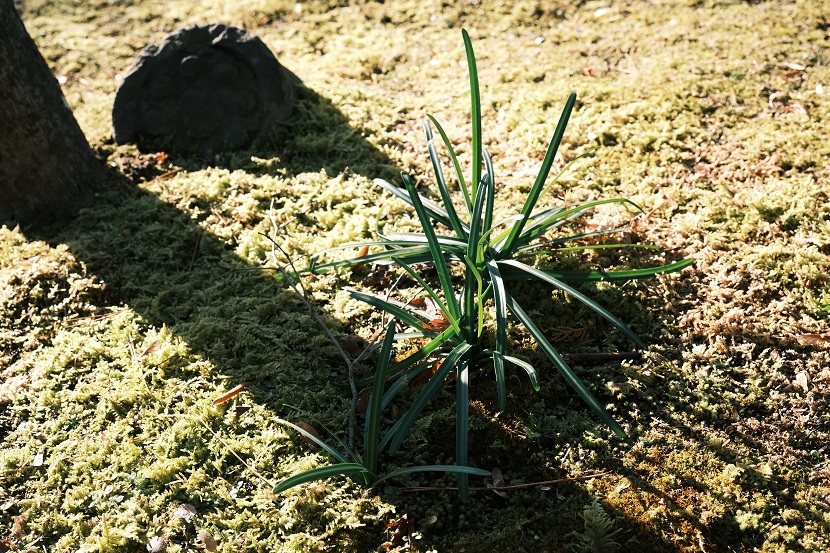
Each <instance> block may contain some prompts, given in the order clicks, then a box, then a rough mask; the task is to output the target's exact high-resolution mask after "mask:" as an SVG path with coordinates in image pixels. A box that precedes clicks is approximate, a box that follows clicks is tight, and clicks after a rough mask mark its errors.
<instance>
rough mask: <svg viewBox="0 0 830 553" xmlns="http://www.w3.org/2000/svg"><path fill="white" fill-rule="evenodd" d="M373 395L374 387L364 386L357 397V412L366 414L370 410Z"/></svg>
mask: <svg viewBox="0 0 830 553" xmlns="http://www.w3.org/2000/svg"><path fill="white" fill-rule="evenodd" d="M371 396H372V388H364V389H363V391H362V392H360V395H359V396H358V398H357V412H358V413H360V414H363V415H365V414H366V411H368V410H369V398H371Z"/></svg>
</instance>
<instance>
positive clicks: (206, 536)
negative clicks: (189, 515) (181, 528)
mask: <svg viewBox="0 0 830 553" xmlns="http://www.w3.org/2000/svg"><path fill="white" fill-rule="evenodd" d="M196 539H198V540H199V541H200V542H202V544H204V546H205V549H207V550H208V551H216V550H217V549H218V548H219V544H218V543H217V542H216V540H215V539H213V536H211V535H210V532H207V531H206V530H201V531H200V532H199V534H198V535H197V536H196Z"/></svg>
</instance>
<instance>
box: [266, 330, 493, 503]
mask: <svg viewBox="0 0 830 553" xmlns="http://www.w3.org/2000/svg"><path fill="white" fill-rule="evenodd" d="M394 341H395V323H394V321H393V322H392V323H390V324H389V327H388V328H387V330H386V337H385V338H384V340H383V345H382V346H381V350H380V359H379V361H378V367H377V371H375V376H374V386H373V388H372V394H371V396H370V397H369V408H368V410H367V411H366V420H365V427H364V432H363V458H362V459H361V457H360V455H358V453H357V452H355V451H352V450H351V449H349V448H348V447H347V446H346V445H345V444H343V443H340V446H341V447H342V448H343V449H344V450H345V451H347V452H348V456H347V455H344V454H343V453H342V452H341V451H340V450H338V449H337V448H336V447H334V446H332V445H330V444H329V443H327V442H325V441H323V440H321V439H320V438H318V437H317V436H315V435H314V434H312V433H311V432H309V431H308V430H307V429H305V428H303V427H301V426H298V425H296V424H293V423H291V422H289V421H286V420H283V419H277V422H279V423H281V424H284V425H286V426H290V427H291V428H293V429H294V430H296V431H297V432H299V433H300V434H302V435H303V436H304V437H305V438H306V439H307V440H309V441H312V442H314V443H315V444H317V445H319V446H320V447H322V448H323V449H324V450H325V451H327V452H328V453H329V454H331V456H332V457H334V458H335V459H336V460H337V461H339V462H338V463H335V464H332V465H325V466H322V467H317V468H314V469H311V470H307V471H304V472H301V473H299V474H295V475H293V476H290V477H288V478H286V479H285V480H283V481H282V482H280V483H279V484H277V485H276V486H275V487H274V493H280V492H283V491H285V490H288V489H290V488H293V487H294V486H297V485H299V484H303V483H305V482H311V481H314V480H322V479H324V478H330V477H332V476H345V475H351V476H353V477H354V478H356V479H357V481H358V482H360V483H361V484H363V485H364V486H367V487H374V486H376V485H378V484H380V483H381V482H384V481H386V480H390V479H392V478H397V477H399V476H403V475H405V474H410V473H413V472H457V473H459V474H465V475H468V474H474V475H479V476H489V475H490V472H488V471H486V470H481V469H477V468H472V467H467V466H457V465H425V466H417V467H407V468H402V469H398V470H395V471H392V472H390V473H388V474H379V473H378V464H379V454H380V449H381V448H380V422H381V418H380V417H381V412H382V411H383V408H384V407H386V404H387V403H388V400H387V401H384V400H385V396H384V394H383V387H384V383H385V382H386V380H387V379H388V377H389V361H390V359H391V358H392V345H393V343H394Z"/></svg>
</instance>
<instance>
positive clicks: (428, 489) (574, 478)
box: [401, 471, 612, 493]
mask: <svg viewBox="0 0 830 553" xmlns="http://www.w3.org/2000/svg"><path fill="white" fill-rule="evenodd" d="M610 474H612V473H611V472H609V471H605V472H597V473H594V474H586V475H584V476H572V477H570V478H559V479H558V480H545V481H542V482H529V483H527V484H513V485H511V486H470V488H469V489H470V490H471V491H479V492H484V491H490V490H495V491H501V490H516V489H519V488H533V487H535V486H550V485H552V484H564V483H565V482H577V481H580V480H591V479H592V478H599V477H601V476H609V475H610ZM457 489H458V488H457V487H454V486H434V487H427V486H417V487H412V488H403V489H402V490H401V491H402V492H406V493H414V492H437V491H453V490H457Z"/></svg>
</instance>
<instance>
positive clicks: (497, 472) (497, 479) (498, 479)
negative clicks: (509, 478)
mask: <svg viewBox="0 0 830 553" xmlns="http://www.w3.org/2000/svg"><path fill="white" fill-rule="evenodd" d="M490 475H491V476H492V477H493V483H492V484H487V487H488V488H500V487H502V486H504V485H505V482H504V476H502V473H501V469H500V468H499V467H495V468H494V469H493V470H491V471H490ZM493 492H494V493H495V494H496V495H498V496H499V497H502V498H504V499H507V492H506V491H504V490H493Z"/></svg>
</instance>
